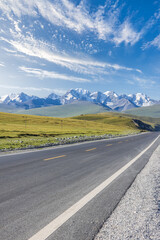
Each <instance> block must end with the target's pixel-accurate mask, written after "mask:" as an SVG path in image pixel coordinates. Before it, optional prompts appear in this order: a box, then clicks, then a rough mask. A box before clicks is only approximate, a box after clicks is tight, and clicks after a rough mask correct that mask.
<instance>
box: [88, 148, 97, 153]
mask: <svg viewBox="0 0 160 240" xmlns="http://www.w3.org/2000/svg"><path fill="white" fill-rule="evenodd" d="M95 149H96V148H91V149H88V150H86V152H90V151H93V150H95Z"/></svg>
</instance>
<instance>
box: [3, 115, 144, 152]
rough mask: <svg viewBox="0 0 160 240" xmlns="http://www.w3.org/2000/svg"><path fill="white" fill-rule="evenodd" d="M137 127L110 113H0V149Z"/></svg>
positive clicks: (41, 143)
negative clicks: (60, 115)
mask: <svg viewBox="0 0 160 240" xmlns="http://www.w3.org/2000/svg"><path fill="white" fill-rule="evenodd" d="M138 132H140V130H139V129H138V128H137V127H136V126H135V124H134V123H133V121H132V119H131V118H128V117H123V116H118V115H116V114H113V113H103V114H102V113H101V114H90V115H82V116H79V117H73V118H52V117H42V116H30V115H19V114H11V113H0V149H14V148H23V147H29V146H39V145H45V144H51V143H56V142H58V141H59V139H62V138H66V137H75V136H92V135H96V136H99V135H104V134H112V135H117V134H132V133H138Z"/></svg>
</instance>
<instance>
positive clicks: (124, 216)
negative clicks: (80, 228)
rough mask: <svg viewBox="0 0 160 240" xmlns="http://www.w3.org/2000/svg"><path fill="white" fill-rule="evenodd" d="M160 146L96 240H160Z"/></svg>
mask: <svg viewBox="0 0 160 240" xmlns="http://www.w3.org/2000/svg"><path fill="white" fill-rule="evenodd" d="M159 189H160V145H159V146H158V148H157V149H156V150H155V152H154V153H153V154H152V156H151V158H150V160H149V162H148V163H147V165H146V166H145V168H144V169H143V170H142V171H141V173H140V174H139V175H138V176H137V177H136V179H135V181H134V182H133V184H132V185H131V187H130V188H129V189H128V191H127V193H126V194H125V196H124V197H123V198H122V200H121V201H120V203H119V204H118V206H117V208H116V209H115V210H114V212H113V213H112V215H111V216H110V217H109V218H108V220H107V221H106V222H105V223H104V225H103V227H102V229H101V230H100V232H99V233H98V234H97V236H96V237H95V240H111V239H112V240H124V239H134V240H135V239H141V240H143V239H152V240H157V239H160V232H159V213H160V211H159V206H158V204H159V199H160V191H159Z"/></svg>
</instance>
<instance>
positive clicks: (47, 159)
mask: <svg viewBox="0 0 160 240" xmlns="http://www.w3.org/2000/svg"><path fill="white" fill-rule="evenodd" d="M62 157H66V155H61V156H57V157H52V158H46V159H44V161H49V160H52V159H55V158H62Z"/></svg>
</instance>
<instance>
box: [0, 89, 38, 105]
mask: <svg viewBox="0 0 160 240" xmlns="http://www.w3.org/2000/svg"><path fill="white" fill-rule="evenodd" d="M37 98H38V97H36V96H29V95H27V94H25V93H23V92H21V93H20V94H14V93H11V94H9V95H5V96H3V97H0V103H5V104H10V103H16V102H17V103H24V102H27V101H29V100H32V99H37Z"/></svg>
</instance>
